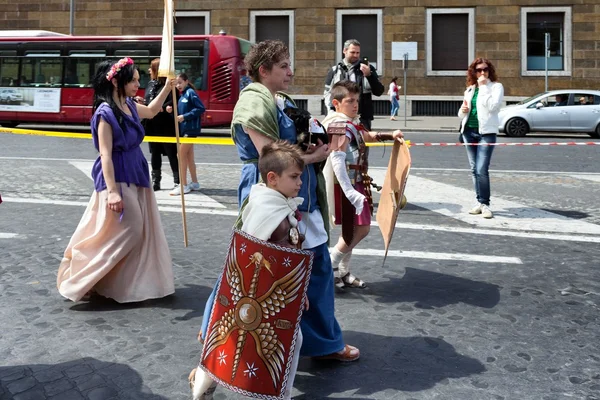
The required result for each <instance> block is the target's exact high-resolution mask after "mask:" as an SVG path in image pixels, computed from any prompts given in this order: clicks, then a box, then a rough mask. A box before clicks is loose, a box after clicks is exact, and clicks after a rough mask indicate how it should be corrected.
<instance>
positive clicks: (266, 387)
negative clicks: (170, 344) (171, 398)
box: [200, 230, 313, 399]
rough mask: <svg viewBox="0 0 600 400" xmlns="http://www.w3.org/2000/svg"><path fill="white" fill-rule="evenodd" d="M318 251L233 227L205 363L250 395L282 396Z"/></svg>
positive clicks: (229, 384) (213, 372)
mask: <svg viewBox="0 0 600 400" xmlns="http://www.w3.org/2000/svg"><path fill="white" fill-rule="evenodd" d="M312 261H313V254H312V252H310V251H303V250H298V249H292V248H287V247H282V246H279V245H275V244H273V243H269V242H266V241H263V240H260V239H257V238H255V237H253V236H250V235H248V234H246V233H244V232H241V231H237V230H234V231H233V235H232V238H231V243H230V245H229V251H228V253H227V257H226V259H225V266H224V268H223V273H222V274H221V279H220V283H219V286H218V288H217V295H216V296H215V302H214V304H213V309H212V313H211V316H210V319H209V323H208V329H207V332H206V339H205V341H204V347H203V349H202V356H201V360H200V366H201V367H202V368H203V369H204V370H205V371H206V372H207V373H208V374H209V375H210V376H211V377H212V378H213V379H215V380H216V381H217V382H218V383H219V384H221V385H223V386H225V387H227V388H228V389H230V390H233V391H235V392H238V393H240V394H243V395H245V396H249V397H256V398H261V399H282V398H283V394H284V392H285V389H286V386H287V381H288V375H289V370H290V367H291V362H292V355H293V353H294V348H295V346H296V337H297V335H298V329H299V328H300V318H301V316H302V310H303V309H304V304H305V301H306V291H307V289H308V282H309V279H310V271H311V268H312Z"/></svg>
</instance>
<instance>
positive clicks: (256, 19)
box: [250, 11, 296, 68]
mask: <svg viewBox="0 0 600 400" xmlns="http://www.w3.org/2000/svg"><path fill="white" fill-rule="evenodd" d="M263 40H281V41H282V42H283V43H285V45H286V46H287V47H288V49H289V51H290V62H291V63H292V68H293V67H294V43H295V41H296V37H295V33H294V11H250V41H251V42H253V43H258V42H261V41H263Z"/></svg>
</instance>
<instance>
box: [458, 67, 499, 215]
mask: <svg viewBox="0 0 600 400" xmlns="http://www.w3.org/2000/svg"><path fill="white" fill-rule="evenodd" d="M503 102H504V87H503V86H502V84H501V83H500V82H498V76H497V75H496V69H495V68H494V65H493V64H492V63H491V62H490V60H488V59H486V58H477V59H475V60H474V61H473V62H472V63H471V65H469V69H468V70H467V89H466V90H465V93H464V99H463V104H462V106H461V107H460V109H459V110H458V117H459V118H460V119H461V129H460V131H461V133H462V137H463V141H464V143H465V147H466V149H467V157H468V159H469V165H470V167H471V174H472V175H473V186H474V187H475V194H476V196H477V204H476V205H475V207H473V208H472V209H471V210H469V214H473V215H478V214H481V215H482V216H483V218H488V219H489V218H492V217H493V214H492V211H491V210H490V192H491V190H490V175H489V167H490V161H491V160H492V153H493V152H494V147H495V146H494V144H495V143H496V135H497V134H498V126H499V125H500V121H499V118H498V112H499V111H500V107H502V103H503Z"/></svg>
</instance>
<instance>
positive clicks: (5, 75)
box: [0, 50, 20, 126]
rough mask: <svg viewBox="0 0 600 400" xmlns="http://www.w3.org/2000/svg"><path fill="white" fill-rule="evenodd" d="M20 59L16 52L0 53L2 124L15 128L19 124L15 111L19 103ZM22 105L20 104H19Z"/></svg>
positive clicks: (0, 122) (4, 51)
mask: <svg viewBox="0 0 600 400" xmlns="http://www.w3.org/2000/svg"><path fill="white" fill-rule="evenodd" d="M18 84H19V59H18V58H17V51H16V50H2V51H0V124H2V125H3V126H13V125H15V124H16V123H18V120H17V112H16V111H15V110H14V109H15V108H16V107H15V106H16V105H17V103H19V101H18V100H19V99H18V97H19V96H16V95H15V93H16V92H17V91H18V88H17V86H18ZM19 105H20V104H19Z"/></svg>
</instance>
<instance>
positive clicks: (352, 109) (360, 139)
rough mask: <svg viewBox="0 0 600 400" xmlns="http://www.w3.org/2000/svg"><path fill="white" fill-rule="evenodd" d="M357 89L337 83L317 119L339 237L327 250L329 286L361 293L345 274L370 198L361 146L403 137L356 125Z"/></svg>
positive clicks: (367, 218)
mask: <svg viewBox="0 0 600 400" xmlns="http://www.w3.org/2000/svg"><path fill="white" fill-rule="evenodd" d="M359 96H360V88H359V87H358V85H357V84H356V83H354V82H351V81H340V82H338V83H336V84H335V85H333V87H332V88H331V97H332V101H333V105H334V107H335V112H330V113H329V114H328V115H327V117H326V118H325V119H324V120H323V126H324V127H325V128H326V129H327V133H328V134H329V136H330V137H331V139H330V141H329V142H330V144H329V146H330V148H331V154H330V155H329V157H328V159H327V163H326V164H325V168H324V171H323V173H324V175H325V180H326V181H327V197H328V204H329V210H330V214H331V215H332V216H333V218H334V222H335V224H336V225H341V226H342V234H341V235H340V237H339V239H338V241H337V243H336V244H335V246H334V247H333V249H332V250H331V254H330V256H331V265H332V266H333V271H334V275H335V281H334V282H335V286H336V287H337V288H339V289H342V288H344V287H348V288H361V289H362V288H365V287H367V284H366V283H365V282H364V281H363V280H362V279H360V278H357V277H356V276H354V275H353V274H352V273H351V272H350V257H352V249H354V247H356V246H357V245H358V244H359V243H360V242H361V241H362V240H363V239H364V238H365V237H367V235H368V234H369V231H370V229H371V217H372V215H373V198H372V195H371V188H370V185H371V178H370V177H369V175H368V166H369V149H368V148H367V146H366V142H376V141H377V142H383V141H384V140H397V139H401V138H402V137H404V135H403V134H402V131H400V130H395V131H394V132H386V133H383V132H371V131H368V130H367V129H366V128H365V127H364V125H362V124H361V123H360V119H359V116H358V102H359Z"/></svg>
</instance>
